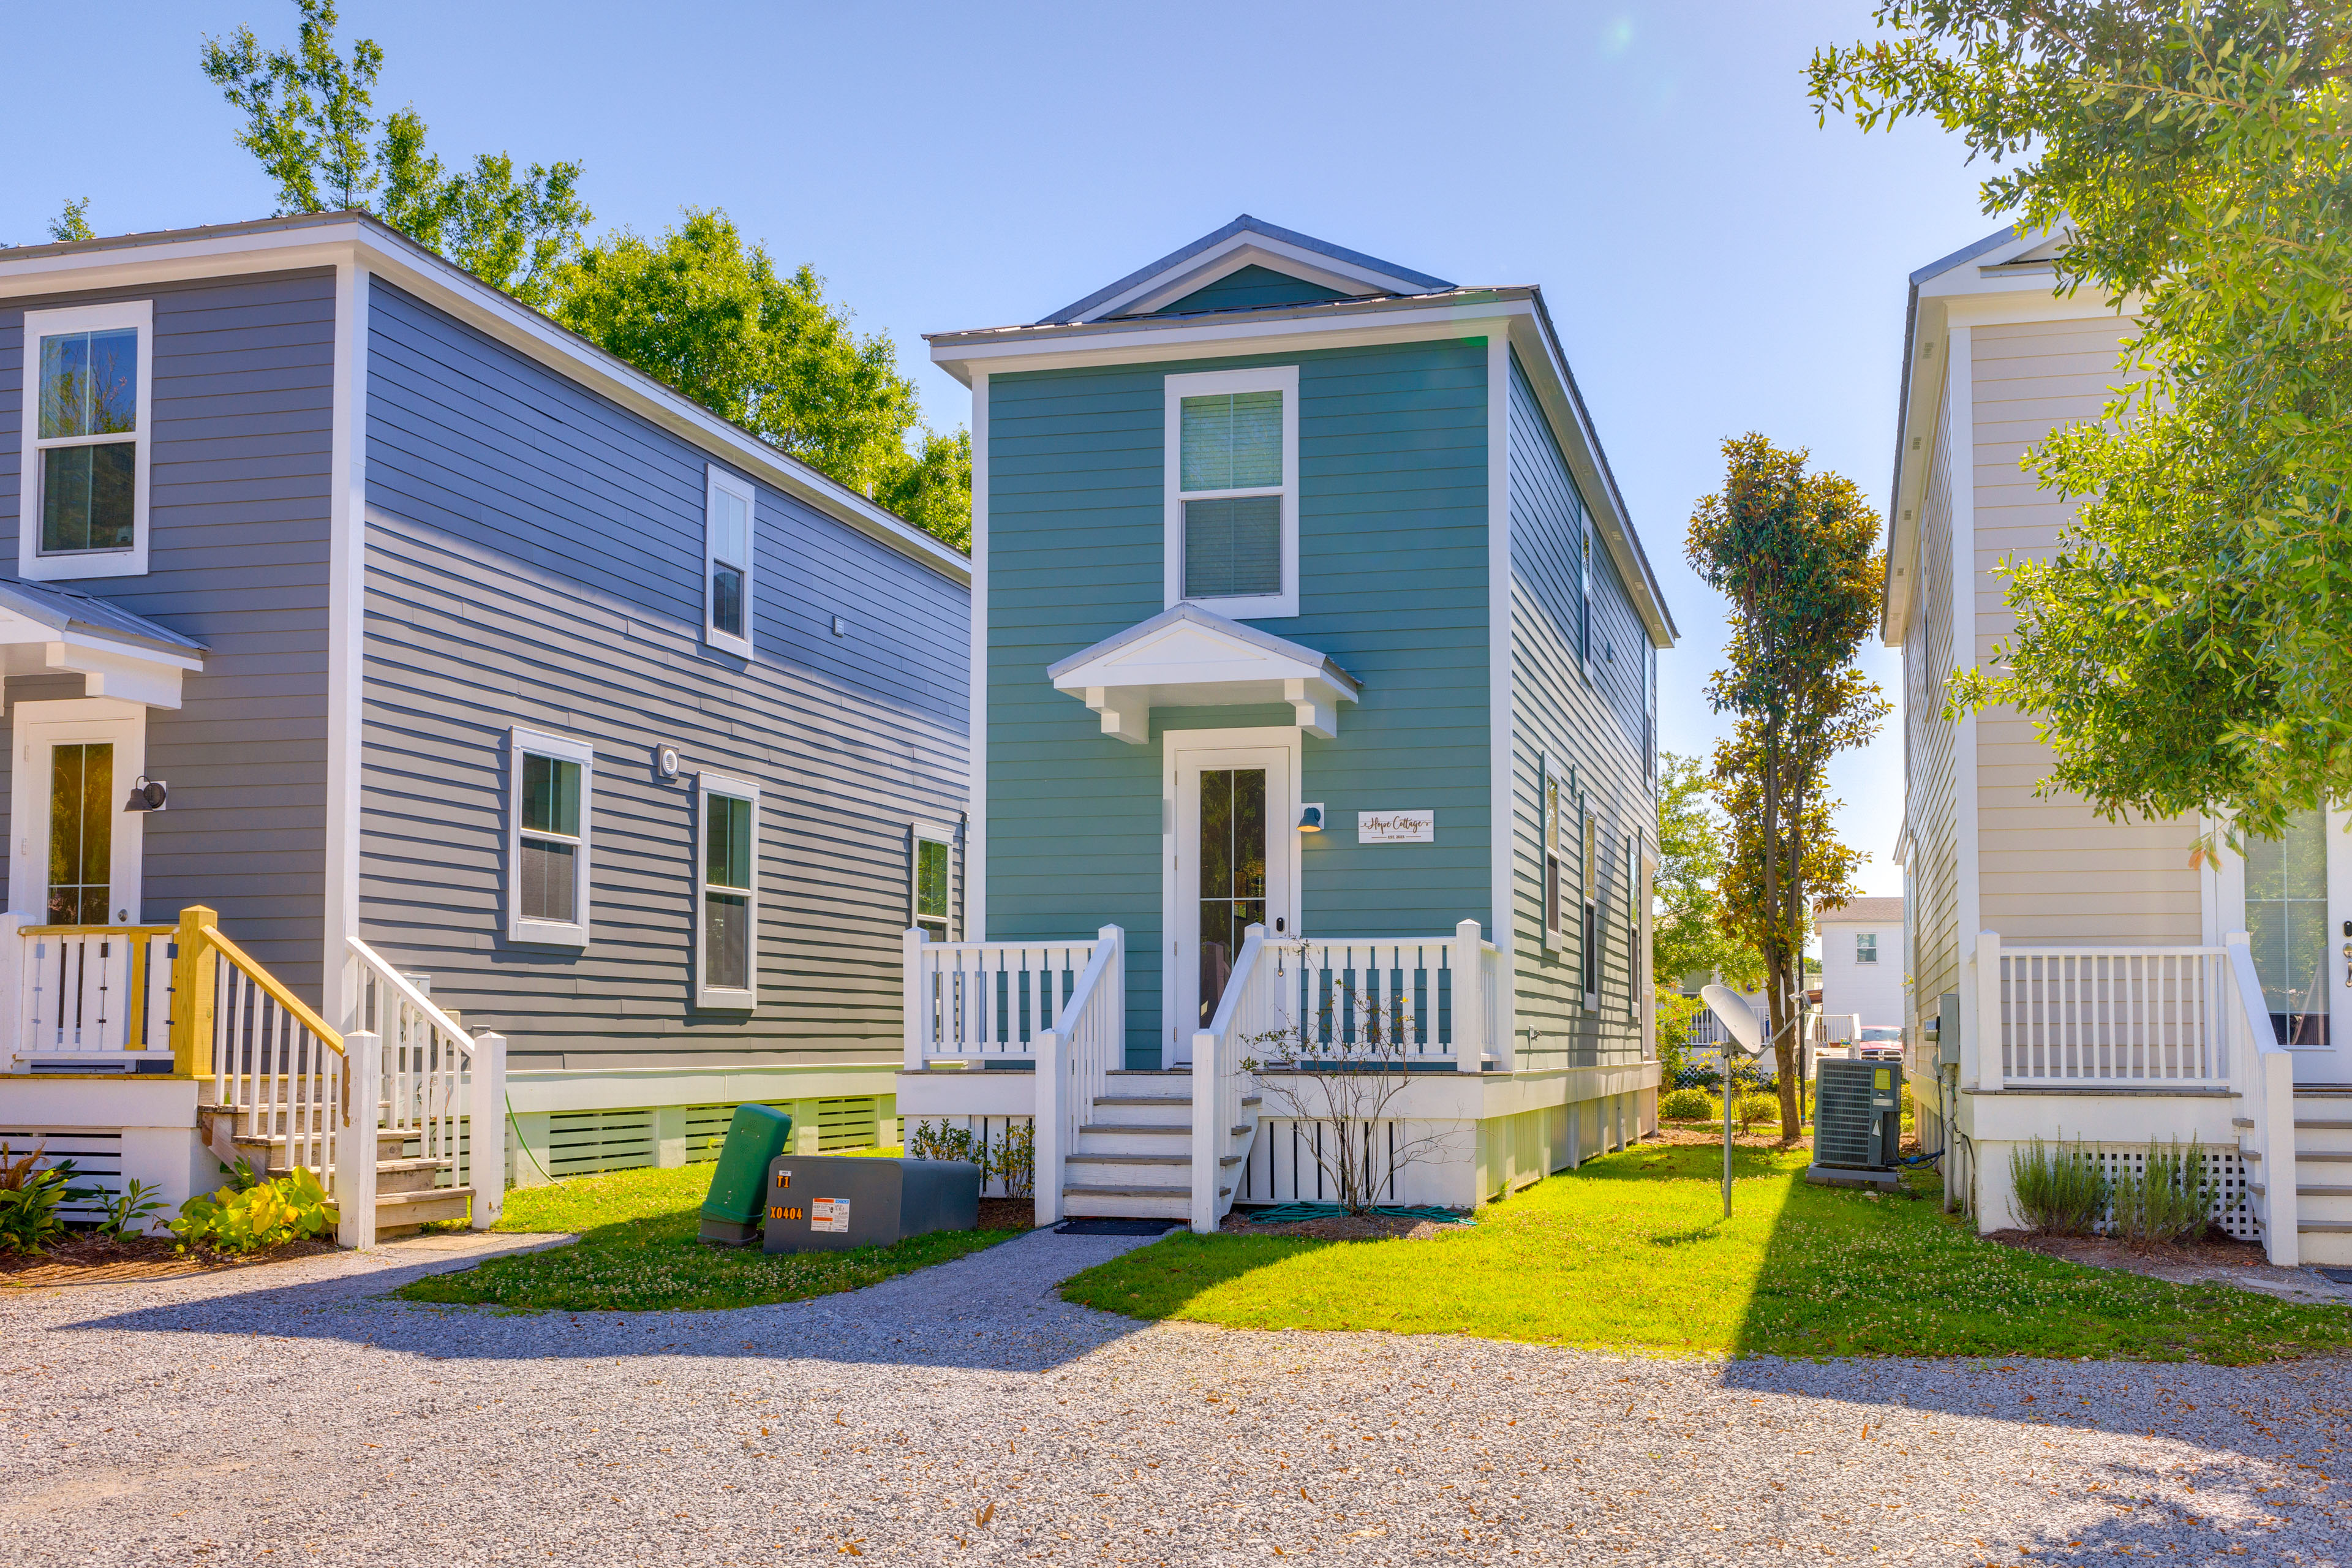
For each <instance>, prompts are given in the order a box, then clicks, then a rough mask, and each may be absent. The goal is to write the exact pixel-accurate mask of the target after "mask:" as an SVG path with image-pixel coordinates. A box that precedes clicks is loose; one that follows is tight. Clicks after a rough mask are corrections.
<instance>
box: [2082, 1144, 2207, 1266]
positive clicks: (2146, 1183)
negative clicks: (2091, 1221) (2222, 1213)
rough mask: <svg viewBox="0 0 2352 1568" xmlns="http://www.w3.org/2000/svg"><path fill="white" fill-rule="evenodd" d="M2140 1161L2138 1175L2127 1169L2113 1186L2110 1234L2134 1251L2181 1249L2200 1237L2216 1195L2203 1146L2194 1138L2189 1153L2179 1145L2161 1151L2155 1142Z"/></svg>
mask: <svg viewBox="0 0 2352 1568" xmlns="http://www.w3.org/2000/svg"><path fill="white" fill-rule="evenodd" d="M2141 1161H2142V1163H2141V1166H2140V1168H2139V1169H2138V1170H2137V1171H2134V1170H2131V1169H2130V1168H2129V1167H2126V1168H2125V1169H2124V1170H2123V1171H2121V1172H2120V1173H2118V1174H2117V1175H2116V1179H2115V1181H2114V1182H2113V1183H2112V1184H2110V1185H2111V1187H2112V1190H2113V1194H2114V1197H2113V1202H2114V1208H2115V1213H2114V1216H2113V1218H2112V1220H2111V1221H2110V1223H2109V1225H2108V1231H2109V1233H2110V1234H2112V1235H2116V1236H2120V1237H2123V1239H2124V1241H2125V1243H2126V1245H2127V1246H2130V1247H2150V1246H2154V1245H2156V1244H2157V1243H2159V1242H2162V1243H2165V1244H2168V1245H2173V1246H2177V1245H2179V1243H2181V1242H2183V1241H2187V1240H2189V1239H2190V1238H2192V1237H2197V1236H2199V1235H2201V1234H2202V1233H2203V1232H2204V1229H2205V1226H2206V1222H2207V1221H2209V1220H2210V1219H2211V1218H2212V1217H2213V1203H2214V1198H2215V1197H2216V1196H2217V1194H2215V1192H2214V1190H2213V1177H2212V1173H2210V1172H2209V1171H2207V1170H2206V1168H2205V1150H2204V1147H2203V1146H2202V1145H2201V1144H2200V1143H2198V1142H2196V1141H2195V1140H2194V1139H2192V1140H2190V1141H2189V1146H2188V1147H2187V1148H2186V1149H2184V1148H2182V1147H2181V1146H2180V1145H2179V1144H2178V1143H2169V1144H2167V1145H2165V1146H2163V1147H2161V1148H2159V1147H2158V1145H2157V1144H2156V1142H2154V1141H2153V1140H2151V1141H2150V1142H2149V1143H2148V1146H2147V1152H2145V1153H2144V1154H2143V1155H2142V1156H2141Z"/></svg>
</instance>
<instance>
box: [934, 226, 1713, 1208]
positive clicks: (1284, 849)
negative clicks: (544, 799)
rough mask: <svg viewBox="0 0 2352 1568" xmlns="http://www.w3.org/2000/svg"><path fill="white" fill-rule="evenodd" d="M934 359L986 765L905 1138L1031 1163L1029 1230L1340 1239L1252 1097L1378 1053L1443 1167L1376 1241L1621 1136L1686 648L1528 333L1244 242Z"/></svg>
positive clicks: (1551, 342)
mask: <svg viewBox="0 0 2352 1568" xmlns="http://www.w3.org/2000/svg"><path fill="white" fill-rule="evenodd" d="M929 342H930V345H931V353H932V357H933V359H934V360H935V362H937V363H940V364H941V365H942V366H944V367H945V368H946V369H948V370H949V371H950V373H951V374H954V375H955V376H957V377H958V378H959V379H960V380H961V381H963V382H964V383H965V384H968V385H970V386H971V389H972V399H973V436H974V443H975V445H974V453H975V458H974V479H973V487H974V502H973V511H974V533H973V544H974V550H973V567H972V569H973V587H974V599H975V605H974V614H973V616H972V622H971V637H972V643H971V680H972V686H971V711H972V714H973V718H974V734H975V750H976V755H975V766H974V786H973V794H974V799H973V806H972V826H971V832H970V836H969V838H970V847H969V850H968V855H969V863H970V874H969V882H968V888H969V890H968V892H967V894H966V898H965V910H966V915H967V918H968V921H969V922H970V927H971V930H970V933H969V938H968V939H967V940H962V941H958V942H948V943H945V944H940V943H939V942H934V941H933V940H931V938H930V936H929V934H927V933H910V936H909V942H908V961H907V979H906V985H907V991H908V1034H907V1039H906V1044H905V1051H906V1057H905V1070H904V1072H903V1073H902V1075H901V1077H900V1078H899V1080H898V1097H899V1110H900V1111H901V1113H902V1114H903V1115H904V1117H905V1118H906V1121H907V1123H908V1126H909V1127H910V1128H913V1127H916V1126H918V1125H919V1122H921V1121H927V1120H929V1119H932V1118H943V1119H946V1120H948V1121H957V1122H961V1123H962V1124H964V1125H967V1126H969V1127H971V1129H972V1130H973V1131H977V1132H980V1133H982V1134H984V1135H986V1136H989V1137H991V1138H999V1139H1001V1138H1002V1137H1003V1136H1004V1134H1005V1131H1007V1130H1011V1131H1013V1133H1014V1135H1015V1138H1016V1141H1017V1138H1018V1134H1019V1129H1020V1128H1021V1127H1022V1126H1024V1125H1027V1126H1028V1127H1030V1128H1031V1129H1032V1130H1033V1131H1032V1135H1033V1136H1034V1141H1035V1145H1036V1149H1037V1155H1036V1158H1037V1170H1036V1185H1037V1192H1038V1194H1039V1198H1040V1208H1041V1212H1042V1213H1045V1214H1047V1215H1052V1214H1057V1213H1060V1212H1064V1210H1065V1209H1066V1210H1067V1211H1068V1212H1075V1213H1095V1214H1139V1215H1152V1214H1163V1213H1164V1214H1168V1215H1190V1216H1191V1217H1192V1219H1193V1220H1194V1222H1195V1223H1196V1224H1198V1225H1206V1224H1211V1223H1213V1222H1214V1220H1215V1218H1216V1216H1217V1215H1222V1214H1223V1212H1224V1210H1225V1208H1226V1207H1228V1206H1230V1205H1232V1204H1234V1203H1235V1202H1242V1203H1248V1202H1253V1201H1257V1202H1263V1201H1276V1200H1288V1199H1291V1198H1296V1197H1304V1198H1309V1199H1312V1198H1317V1197H1320V1196H1328V1195H1329V1194H1328V1192H1326V1191H1324V1190H1323V1185H1324V1184H1322V1181H1321V1175H1320V1167H1318V1163H1317V1162H1316V1161H1315V1159H1314V1158H1313V1157H1312V1154H1313V1151H1312V1147H1311V1145H1312V1144H1313V1142H1314V1140H1315V1139H1316V1138H1317V1137H1318V1132H1317V1130H1316V1129H1315V1127H1314V1126H1313V1125H1312V1124H1311V1123H1312V1121H1313V1119H1312V1118H1303V1119H1302V1118H1300V1117H1297V1116H1291V1117H1288V1118H1282V1117H1277V1116H1276V1114H1275V1112H1276V1109H1278V1108H1279V1106H1280V1105H1282V1104H1284V1103H1288V1104H1290V1105H1291V1106H1292V1108H1293V1109H1294V1110H1296V1109H1297V1101H1296V1099H1295V1098H1290V1099H1286V1097H1285V1096H1284V1095H1283V1094H1282V1093H1280V1092H1278V1090H1280V1089H1282V1088H1283V1087H1284V1083H1283V1080H1282V1079H1280V1075H1279V1073H1278V1071H1277V1072H1276V1073H1275V1074H1274V1076H1272V1077H1269V1076H1268V1074H1267V1073H1257V1074H1252V1073H1250V1072H1248V1071H1246V1070H1244V1068H1242V1067H1241V1065H1240V1064H1241V1063H1242V1062H1244V1060H1248V1059H1259V1060H1261V1061H1264V1060H1268V1059H1271V1058H1278V1057H1282V1056H1284V1055H1285V1054H1286V1053H1287V1054H1290V1055H1296V1054H1297V1052H1298V1050H1299V1049H1300V1047H1301V1045H1302V1038H1301V1037H1302V1035H1305V1036H1309V1037H1313V1039H1314V1041H1315V1042H1316V1043H1318V1044H1323V1045H1328V1043H1329V1042H1330V1041H1331V1040H1333V1039H1335V1038H1353V1037H1359V1036H1362V1035H1363V1032H1364V1031H1365V1030H1366V1029H1367V1028H1369V1027H1371V1025H1370V1023H1368V1019H1370V1016H1372V1015H1373V1014H1375V1013H1376V1014H1377V1015H1378V1016H1379V1019H1380V1020H1381V1024H1380V1026H1381V1027H1385V1028H1388V1029H1390V1030H1391V1031H1392V1032H1394V1033H1395V1034H1396V1036H1397V1038H1398V1041H1399V1044H1400V1047H1401V1048H1400V1050H1399V1051H1398V1053H1396V1054H1397V1055H1398V1056H1399V1057H1400V1058H1403V1060H1402V1064H1401V1065H1402V1068H1404V1069H1406V1070H1407V1074H1408V1076H1409V1078H1410V1079H1411V1081H1410V1082H1409V1083H1408V1084H1407V1085H1405V1086H1404V1088H1403V1089H1402V1091H1401V1093H1400V1096H1399V1097H1397V1098H1395V1099H1394V1100H1392V1101H1391V1102H1388V1103H1387V1106H1386V1110H1385V1111H1384V1120H1385V1121H1390V1122H1393V1123H1394V1124H1395V1129H1396V1131H1397V1134H1398V1136H1400V1137H1402V1138H1404V1139H1405V1140H1406V1141H1408V1142H1412V1141H1423V1142H1426V1144H1427V1145H1428V1147H1429V1150H1430V1151H1431V1152H1430V1157H1429V1158H1427V1159H1424V1160H1423V1161H1420V1162H1417V1163H1413V1165H1412V1169H1411V1170H1410V1171H1409V1172H1407V1173H1402V1174H1400V1175H1399V1176H1398V1178H1397V1180H1396V1182H1395V1183H1392V1184H1389V1185H1391V1186H1392V1187H1393V1188H1394V1192H1393V1194H1392V1195H1395V1196H1399V1197H1402V1198H1406V1199H1409V1200H1412V1201H1441V1202H1447V1203H1454V1204H1468V1203H1473V1202H1475V1201H1476V1200H1477V1199H1478V1198H1480V1197H1481V1196H1484V1195H1486V1194H1492V1193H1495V1192H1498V1191H1503V1190H1507V1189H1508V1188H1509V1187H1511V1186H1514V1185H1517V1184H1523V1183H1524V1182H1527V1181H1530V1180H1533V1179H1535V1178H1536V1177H1538V1176H1540V1175H1542V1174H1544V1173H1547V1172H1549V1171H1551V1170H1554V1169H1557V1168H1559V1167H1560V1166H1562V1165H1564V1164H1568V1163H1572V1162H1574V1161H1575V1160H1576V1159H1577V1158H1579V1157H1580V1155H1585V1154H1590V1153H1592V1152H1596V1151H1598V1150H1601V1149H1603V1148H1609V1147H1614V1146H1616V1145H1618V1144H1619V1143H1621V1142H1623V1141H1624V1140H1625V1139H1627V1138H1628V1137H1630V1136H1633V1135H1635V1133H1636V1132H1637V1131H1638V1130H1639V1129H1641V1128H1643V1127H1644V1126H1646V1125H1647V1124H1648V1123H1649V1121H1650V1119H1651V1117H1652V1116H1653V1114H1654V1092H1655V1087H1656V1081H1657V1068H1656V1063H1655V1060H1654V1057H1655V1052H1654V1049H1653V1048H1652V1042H1651V1013H1652V1006H1651V996H1650V984H1649V975H1648V946H1649V944H1648V936H1647V931H1648V923H1647V922H1648V914H1647V911H1648V908H1649V894H1648V889H1649V879H1650V868H1651V866H1652V864H1653V862H1654V854H1655V845H1656V821H1657V814H1656V805H1655V787H1654V785H1655V776H1656V746H1655V723H1654V716H1655V705H1656V655H1657V652H1658V650H1660V649H1662V648H1664V647H1668V646H1670V645H1671V643H1672V641H1673V638H1674V636H1675V630H1674V626H1673V622H1672V620H1671V619H1670V617H1669V616H1668V614H1667V611H1666V607H1665V604H1664V598H1663V596H1662V595H1661V594H1660V592H1659V590H1658V586H1657V584H1656V582H1655V580H1654V577H1653V575H1652V574H1651V571H1650V567H1649V564H1648V563H1647V561H1646V559H1645V558H1644V556H1643V550H1642V545H1641V542H1640V540H1639V539H1638V538H1637V536H1636V535H1635V533H1634V531H1633V524H1632V522H1631V521H1630V520H1629V518H1628V517H1627V515H1626V510H1625V507H1624V504H1623V501H1622V498H1621V497H1620V496H1619V494H1618V491H1617V487H1616V484H1615V482H1614V480H1613V479H1612V478H1611V475H1610V472H1609V468H1608V464H1607V461H1606V459H1605V458H1604V457H1603V456H1602V453H1601V445H1600V442H1599V439H1598V437H1596V435H1595V433H1594V430H1593V426H1592V422H1591V418H1590V417H1589V416H1588V413H1587V410H1586V408H1585V405H1584V404H1583V401H1582V399H1581V398H1580V395H1579V393H1578V391H1577V387H1576V384H1575V381H1574V379H1573V378H1572V377H1571V376H1570V373H1569V369H1568V364H1567V361H1566V359H1565V357H1564V355H1563V354H1562V353H1561V350H1560V345H1559V339H1558V337H1557V335H1556V333H1555V331H1554V330H1553V327H1552V322H1551V319H1550V317H1549V313H1548V312H1547V310H1546V308H1545V304H1544V300H1543V296H1542V294H1541V292H1540V291H1539V290H1538V289H1534V288H1531V287H1517V288H1470V287H1465V286H1461V285H1457V284H1454V283H1451V282H1447V281H1445V280H1444V279H1438V278H1434V277H1432V276H1429V275H1428V274H1426V273H1423V272H1420V271H1417V270H1415V269H1412V268H1406V267H1402V266H1399V265H1396V264H1394V263H1391V262H1387V261H1382V260H1381V259H1379V258H1373V257H1369V256H1365V255H1362V254H1360V253H1358V252H1355V251H1351V250H1349V249H1346V248H1343V247H1339V246H1335V245H1331V244H1328V243H1327V242H1324V241H1322V240H1318V239H1316V238H1313V237H1308V236H1306V235H1300V234H1296V233H1293V232H1290V231H1288V230H1286V229H1282V228H1279V227H1276V226H1273V225H1270V224H1265V223H1262V222H1260V221H1258V220H1256V219H1254V218H1250V217H1246V216H1244V217H1241V218H1237V219H1235V220H1234V222H1233V223H1231V224H1228V225H1226V226H1224V227H1223V228H1221V229H1219V230H1217V231H1216V232H1214V233H1213V234H1210V235H1206V236H1204V237H1202V238H1201V239H1199V240H1196V241H1194V242H1193V243H1192V244H1191V245H1188V246H1185V247H1182V248H1181V249H1179V250H1177V251H1175V252H1173V253H1171V254H1170V255H1168V256H1165V257H1162V258H1160V259H1159V260H1157V261H1155V262H1152V263H1151V264H1150V266H1148V267H1145V268H1141V269H1139V270H1138V271H1136V272H1134V273H1132V274H1130V275H1129V276H1128V277H1125V278H1122V279H1119V280H1118V281H1117V282H1115V283H1112V284H1109V285H1108V286H1107V287H1105V288H1104V289H1099V290H1097V292H1095V293H1093V294H1090V295H1088V296H1087V298H1086V299H1083V300H1077V301H1076V302H1075V303H1073V304H1071V305H1069V306H1066V307H1065V308H1064V309H1062V310H1056V311H1054V312H1053V313H1052V314H1050V315H1048V316H1046V317H1045V318H1044V319H1043V320H1041V321H1034V322H1031V323H1028V324H1025V325H1017V326H1008V327H999V328H990V329H984V330H980V331H958V332H947V333H940V334H937V335H935V336H932V337H931V338H930V339H929ZM1342 1015H1349V1016H1351V1017H1341V1016H1342ZM1335 1019H1337V1020H1338V1021H1336V1022H1335ZM1351 1030H1352V1031H1354V1034H1353V1035H1351V1034H1350V1031H1351ZM1269 1042H1271V1043H1269ZM1024 1069H1028V1070H1024ZM1261 1090H1263V1091H1264V1092H1260V1091H1261ZM1155 1098H1157V1099H1159V1100H1163V1101H1165V1103H1152V1101H1153V1100H1155ZM1212 1100H1216V1101H1217V1103H1218V1108H1217V1109H1214V1110H1212V1109H1211V1108H1210V1107H1211V1101H1212ZM1382 1136H1384V1137H1385V1136H1387V1134H1386V1133H1385V1132H1384V1133H1383V1134H1382Z"/></svg>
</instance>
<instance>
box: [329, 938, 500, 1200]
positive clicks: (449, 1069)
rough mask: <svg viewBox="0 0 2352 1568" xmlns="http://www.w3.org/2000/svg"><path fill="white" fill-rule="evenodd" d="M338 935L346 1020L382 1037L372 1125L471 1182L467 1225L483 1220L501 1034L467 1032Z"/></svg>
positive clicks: (493, 1151) (495, 1189) (493, 1172)
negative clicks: (343, 944) (343, 957)
mask: <svg viewBox="0 0 2352 1568" xmlns="http://www.w3.org/2000/svg"><path fill="white" fill-rule="evenodd" d="M346 940H347V941H348V942H349V943H350V947H351V951H350V954H349V956H348V959H347V963H348V965H349V967H348V969H347V971H346V976H345V979H346V989H345V991H344V993H343V994H344V995H345V996H346V997H347V998H349V999H350V1003H351V1005H352V1011H353V1014H354V1016H355V1020H356V1027H358V1028H360V1029H363V1030H365V1031H367V1032H368V1033H370V1034H373V1036H375V1037H376V1038H377V1039H379V1040H380V1041H382V1042H383V1044H382V1047H381V1050H382V1058H383V1060H382V1068H381V1074H382V1079H381V1089H380V1092H381V1095H382V1099H381V1100H380V1101H379V1104H380V1105H381V1107H382V1110H381V1111H380V1113H379V1116H380V1120H379V1121H378V1123H377V1125H378V1126H379V1127H380V1128H381V1129H382V1130H383V1131H398V1132H401V1133H404V1134H405V1135H406V1136H405V1137H404V1140H403V1142H404V1145H405V1143H406V1142H415V1143H416V1144H417V1146H418V1154H419V1156H420V1157H422V1158H425V1159H427V1160H436V1161H439V1162H441V1163H443V1164H444V1165H446V1167H447V1169H448V1173H449V1184H450V1185H452V1186H459V1187H464V1186H470V1187H472V1188H473V1190H474V1198H473V1227H474V1228H475V1229H476V1230H488V1229H489V1228H490V1226H493V1225H496V1224H497V1223H498V1219H499V1211H500V1210H501V1209H503V1208H504V1207H505V1200H506V1114H507V1113H506V1078H507V1052H506V1044H507V1043H506V1038H505V1037H503V1036H501V1035H496V1034H490V1033H488V1032H485V1033H482V1034H478V1035H471V1034H467V1032H466V1031H465V1030H464V1029H462V1028H460V1027H458V1025H457V1020H456V1019H455V1018H452V1017H451V1016H449V1015H448V1014H447V1013H446V1012H444V1011H443V1010H442V1009H441V1008H440V1007H439V1006H438V1005H436V1004H435V1002H434V1001H433V999H432V998H431V997H430V996H428V995H426V994H425V993H424V991H422V990H421V989H419V988H418V986H417V985H416V984H415V982H414V981H412V980H410V979H409V978H408V976H406V975H404V974H403V973H400V972H399V971H398V970H396V969H394V968H393V966H392V965H391V964H390V963H386V962H385V961H384V959H383V955H382V954H380V953H378V952H376V951H375V950H374V949H373V948H372V947H370V946H369V945H368V944H367V943H366V942H362V941H361V940H360V939H359V938H357V937H350V938H347V939H346Z"/></svg>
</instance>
